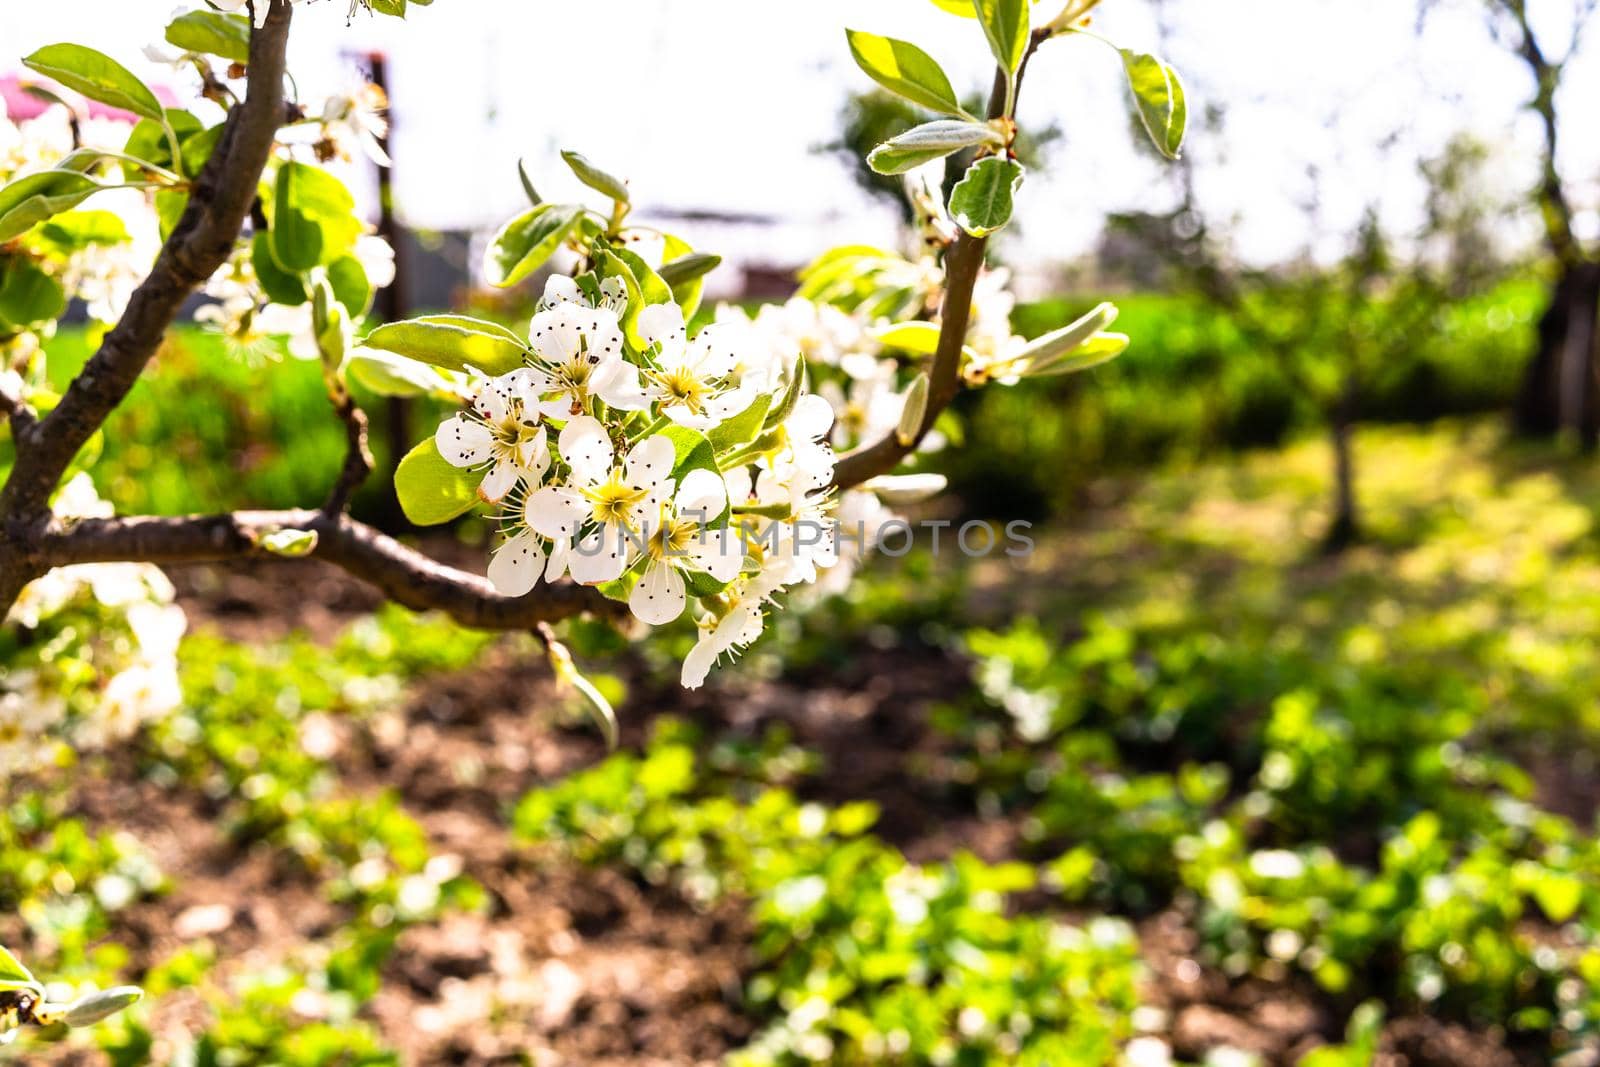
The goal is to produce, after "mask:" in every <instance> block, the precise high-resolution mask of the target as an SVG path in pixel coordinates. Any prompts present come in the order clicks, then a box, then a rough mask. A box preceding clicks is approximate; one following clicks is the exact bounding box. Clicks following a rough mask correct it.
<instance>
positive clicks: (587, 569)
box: [567, 525, 628, 585]
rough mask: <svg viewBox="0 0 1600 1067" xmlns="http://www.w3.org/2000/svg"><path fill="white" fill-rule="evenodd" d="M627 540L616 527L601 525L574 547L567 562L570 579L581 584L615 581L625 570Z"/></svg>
mask: <svg viewBox="0 0 1600 1067" xmlns="http://www.w3.org/2000/svg"><path fill="white" fill-rule="evenodd" d="M627 558H628V539H627V536H626V535H625V534H624V533H623V532H622V530H621V529H619V528H618V527H616V526H609V525H607V526H602V527H600V528H599V529H597V530H594V531H592V532H591V533H590V534H589V536H587V537H585V538H584V539H583V540H582V541H579V542H578V543H577V544H576V545H575V546H573V550H572V555H571V557H570V558H569V559H568V561H567V569H568V570H569V571H570V572H571V574H572V580H573V581H575V582H580V583H582V584H583V585H599V584H600V583H602V582H614V581H616V580H617V579H618V578H620V577H622V572H623V571H624V570H626V569H627Z"/></svg>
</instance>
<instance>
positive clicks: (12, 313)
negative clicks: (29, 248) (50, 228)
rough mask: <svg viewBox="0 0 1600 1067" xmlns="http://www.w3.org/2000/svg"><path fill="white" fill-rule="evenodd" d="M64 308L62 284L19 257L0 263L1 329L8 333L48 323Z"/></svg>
mask: <svg viewBox="0 0 1600 1067" xmlns="http://www.w3.org/2000/svg"><path fill="white" fill-rule="evenodd" d="M66 310H67V294H66V291H65V290H63V289H62V288H61V283H60V282H58V281H56V280H55V279H54V278H52V277H50V275H48V274H46V273H45V272H44V271H43V270H42V269H41V268H40V267H39V265H38V264H36V263H34V262H33V261H32V260H31V259H25V258H23V257H22V256H14V257H10V258H9V259H8V260H7V261H5V262H4V264H3V266H0V329H3V330H7V331H8V332H16V331H17V330H22V329H26V328H27V327H29V326H33V325H36V324H38V323H43V322H51V321H53V320H55V319H57V318H59V317H60V316H61V313H62V312H63V311H66Z"/></svg>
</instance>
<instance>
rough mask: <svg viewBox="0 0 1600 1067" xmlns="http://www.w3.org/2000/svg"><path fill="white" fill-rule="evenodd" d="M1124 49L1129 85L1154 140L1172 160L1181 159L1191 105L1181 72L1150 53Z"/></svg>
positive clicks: (1161, 151)
mask: <svg viewBox="0 0 1600 1067" xmlns="http://www.w3.org/2000/svg"><path fill="white" fill-rule="evenodd" d="M1121 52H1122V65H1123V69H1124V70H1126V71H1127V74H1128V87H1129V88H1130V89H1132V90H1133V101H1134V104H1135V105H1136V107H1137V109H1138V112H1139V121H1140V122H1141V123H1142V124H1143V125H1144V128H1145V132H1146V133H1148V134H1149V135H1150V143H1151V144H1153V145H1155V146H1156V150H1157V151H1158V152H1160V153H1161V154H1162V155H1164V156H1166V157H1167V158H1168V159H1177V158H1178V153H1179V152H1180V151H1181V150H1182V148H1183V137H1184V133H1185V131H1186V129H1187V127H1188V124H1189V105H1188V102H1187V100H1186V99H1185V98H1184V94H1183V82H1182V80H1181V79H1179V77H1178V72H1177V71H1176V70H1174V69H1173V68H1172V67H1171V65H1169V64H1167V63H1164V62H1162V61H1161V60H1160V59H1157V58H1156V57H1155V56H1152V55H1149V54H1147V53H1143V52H1134V51H1132V50H1131V49H1127V48H1124V49H1121Z"/></svg>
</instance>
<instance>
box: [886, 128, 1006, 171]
mask: <svg viewBox="0 0 1600 1067" xmlns="http://www.w3.org/2000/svg"><path fill="white" fill-rule="evenodd" d="M1004 144H1005V139H1004V138H1003V137H1001V136H1000V133H999V131H997V130H995V129H994V127H992V126H989V125H987V124H986V123H982V122H968V121H966V120H965V119H934V120H933V121H932V122H924V123H923V124H922V125H920V126H913V127H912V128H911V129H909V130H907V131H906V132H905V133H902V134H900V135H899V136H898V137H891V138H890V139H889V140H887V141H885V142H883V143H882V144H881V145H879V146H878V147H877V148H874V149H873V150H872V151H871V152H869V153H868V154H867V165H868V166H870V167H871V168H872V169H873V170H875V171H877V172H878V173H879V174H904V173H905V172H906V171H908V170H912V169H914V168H916V167H920V166H922V164H924V163H929V162H932V161H933V160H935V159H943V158H944V157H945V156H948V155H950V154H951V153H953V152H959V151H961V150H962V149H965V148H985V147H987V148H1000V147H1002V146H1003V145H1004Z"/></svg>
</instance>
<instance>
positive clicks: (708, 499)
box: [672, 467, 728, 523]
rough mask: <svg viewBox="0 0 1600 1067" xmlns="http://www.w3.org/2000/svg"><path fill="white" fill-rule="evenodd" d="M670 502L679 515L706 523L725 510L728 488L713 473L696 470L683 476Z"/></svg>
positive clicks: (720, 478) (702, 469)
mask: <svg viewBox="0 0 1600 1067" xmlns="http://www.w3.org/2000/svg"><path fill="white" fill-rule="evenodd" d="M672 502H673V504H675V505H676V506H677V509H678V513H679V514H680V515H684V516H685V517H687V518H691V519H694V520H695V521H696V522H699V523H708V522H711V521H712V520H713V519H715V518H716V517H717V516H718V515H721V514H722V512H723V511H724V509H726V508H727V506H728V486H727V483H726V482H724V481H723V480H722V477H721V475H719V474H717V473H716V472H715V471H708V470H706V469H705V468H703V467H702V468H697V469H695V470H692V471H690V472H689V473H688V474H685V475H684V476H683V481H681V482H679V483H678V492H677V495H676V496H674V497H673V501H672Z"/></svg>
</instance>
